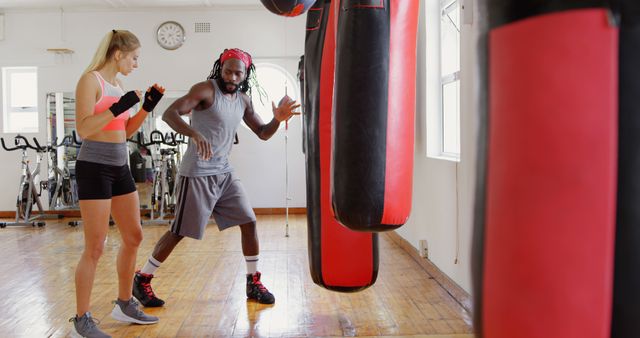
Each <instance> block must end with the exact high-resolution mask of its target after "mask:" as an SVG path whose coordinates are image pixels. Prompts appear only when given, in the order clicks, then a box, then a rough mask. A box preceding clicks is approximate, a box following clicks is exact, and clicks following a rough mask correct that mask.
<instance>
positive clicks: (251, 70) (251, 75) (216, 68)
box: [207, 54, 257, 96]
mask: <svg viewBox="0 0 640 338" xmlns="http://www.w3.org/2000/svg"><path fill="white" fill-rule="evenodd" d="M221 58H222V54H220V57H219V58H218V60H216V62H215V63H214V64H213V69H211V73H209V76H208V77H207V80H211V79H214V80H217V79H219V78H221V77H222V74H221V73H220V72H221V71H222V63H221V62H220V59H221ZM255 72H256V67H255V66H254V65H253V63H251V65H250V66H249V67H248V68H247V76H246V77H245V78H244V81H242V82H240V85H238V90H239V91H241V92H243V93H247V92H249V96H251V84H250V83H249V81H251V82H252V83H257V80H256V79H255Z"/></svg>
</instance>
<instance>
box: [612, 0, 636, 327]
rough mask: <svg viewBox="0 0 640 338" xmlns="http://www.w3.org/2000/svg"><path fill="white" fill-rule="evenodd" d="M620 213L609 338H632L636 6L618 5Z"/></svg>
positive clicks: (626, 1)
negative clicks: (619, 9) (619, 10)
mask: <svg viewBox="0 0 640 338" xmlns="http://www.w3.org/2000/svg"><path fill="white" fill-rule="evenodd" d="M621 5H622V7H621V13H620V14H621V23H620V55H619V60H620V82H619V88H620V117H619V119H620V123H619V125H620V130H619V133H620V137H619V140H620V142H619V151H618V163H619V165H618V213H617V216H618V217H617V224H616V249H615V274H614V283H613V284H614V289H613V316H612V321H611V337H615V338H635V337H637V336H638V326H637V325H638V319H639V318H640V307H638V304H640V288H639V286H640V208H639V206H640V176H639V175H638V173H640V156H639V155H640V105H638V95H640V67H638V60H640V2H639V1H637V0H623V1H622V2H621Z"/></svg>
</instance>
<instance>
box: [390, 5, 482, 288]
mask: <svg viewBox="0 0 640 338" xmlns="http://www.w3.org/2000/svg"><path fill="white" fill-rule="evenodd" d="M466 2H467V6H468V7H467V8H468V10H470V9H472V10H473V11H474V13H473V21H472V24H465V25H463V26H462V42H461V108H460V120H461V155H460V161H459V162H455V161H449V160H444V159H434V158H428V157H427V156H426V154H427V146H432V145H431V144H429V145H427V142H426V140H427V129H428V128H427V123H437V120H436V121H434V120H431V119H430V120H427V111H429V110H430V109H431V110H433V109H439V102H438V101H439V98H438V95H439V94H438V93H437V90H434V89H433V88H432V87H433V86H428V85H427V81H429V77H430V75H431V76H432V75H433V74H429V73H427V65H428V63H432V64H435V65H436V67H437V64H438V62H439V60H437V58H439V52H438V51H436V52H435V53H433V49H432V48H433V47H432V46H433V45H434V44H433V43H432V41H433V40H434V39H437V38H438V37H439V32H437V31H436V32H433V31H429V32H427V30H426V29H425V13H429V14H427V15H426V17H431V16H432V15H431V14H432V13H435V20H439V9H438V8H439V1H438V0H421V1H420V5H421V13H420V15H421V16H420V31H419V37H418V41H419V42H418V62H419V64H418V74H419V75H420V76H418V82H417V91H418V102H417V109H416V143H415V157H414V160H415V166H414V172H415V174H414V183H413V194H414V196H413V207H412V214H411V216H410V218H409V221H408V222H407V224H405V225H404V226H402V227H401V228H400V229H398V230H397V232H398V233H399V234H400V235H401V236H402V237H403V238H405V239H406V240H407V241H409V242H410V243H411V244H412V245H413V246H414V247H416V248H417V247H418V243H419V240H427V242H428V249H429V259H430V260H431V261H432V262H433V263H434V264H435V265H436V266H437V267H438V268H439V269H440V270H442V271H443V272H444V273H445V274H447V275H448V276H449V277H450V278H451V279H452V280H453V281H454V282H456V283H457V284H458V285H460V286H461V287H462V288H463V289H465V290H466V291H467V292H470V291H471V259H470V258H471V237H472V232H473V203H474V191H475V168H476V153H477V128H478V121H479V117H478V108H477V107H478V102H477V101H478V95H477V93H478V85H477V84H476V81H477V79H478V67H477V55H476V53H477V52H476V50H477V49H476V48H477V46H476V45H477V39H478V33H477V32H478V21H479V20H478V19H479V18H478V15H477V8H476V7H477V6H473V4H471V5H469V2H470V1H466ZM474 2H475V1H474ZM432 20H434V19H432ZM434 58H436V59H435V60H434ZM430 66H431V65H430ZM430 66H429V69H432V68H431V67H430ZM436 80H438V77H436Z"/></svg>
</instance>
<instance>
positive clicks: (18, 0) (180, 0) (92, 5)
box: [0, 0, 260, 11]
mask: <svg viewBox="0 0 640 338" xmlns="http://www.w3.org/2000/svg"><path fill="white" fill-rule="evenodd" d="M258 4H260V1H259V0H0V11H3V10H23V9H65V10H74V9H127V8H130V9H133V8H178V7H181V8H189V7H219V6H251V5H258Z"/></svg>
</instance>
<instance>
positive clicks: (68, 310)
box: [0, 215, 473, 338]
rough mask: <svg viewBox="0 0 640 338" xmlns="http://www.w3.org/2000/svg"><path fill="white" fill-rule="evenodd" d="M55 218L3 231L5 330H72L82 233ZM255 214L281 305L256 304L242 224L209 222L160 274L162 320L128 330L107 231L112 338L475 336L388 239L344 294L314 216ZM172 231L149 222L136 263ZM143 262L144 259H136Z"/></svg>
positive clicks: (102, 301)
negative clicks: (117, 308) (309, 227)
mask: <svg viewBox="0 0 640 338" xmlns="http://www.w3.org/2000/svg"><path fill="white" fill-rule="evenodd" d="M68 220H69V219H64V220H62V221H60V222H56V221H47V226H46V227H44V228H17V227H14V228H12V227H8V228H5V229H0V253H2V259H1V260H0V276H2V277H0V278H1V280H0V337H66V336H68V335H69V332H70V330H71V323H69V318H70V317H72V315H73V314H74V313H75V296H74V292H75V291H74V282H73V280H74V270H75V266H76V264H77V261H78V259H79V256H80V253H81V251H82V248H83V234H82V228H81V227H78V228H72V227H69V226H67V225H66V224H67V221H68ZM289 223H290V228H289V233H290V237H288V238H286V237H285V236H284V234H285V225H284V216H259V217H258V230H259V237H260V243H261V253H260V265H259V269H260V270H261V271H262V273H263V282H264V284H265V285H266V286H267V287H268V288H269V289H270V291H272V292H273V294H274V295H275V297H276V303H275V304H274V305H271V306H269V305H260V304H257V303H254V302H248V301H247V300H246V297H245V294H244V273H245V264H244V260H243V257H242V252H241V247H240V232H239V229H237V228H234V229H229V230H226V231H224V232H219V231H218V230H217V228H216V227H215V225H210V226H209V227H208V228H207V231H206V234H205V238H204V239H203V240H202V241H196V240H190V239H185V240H184V241H182V242H181V243H180V245H179V246H178V248H177V249H176V250H175V251H174V253H173V255H172V256H171V257H169V259H168V260H167V261H166V262H165V264H164V265H163V266H162V267H161V268H160V270H158V271H157V273H156V278H155V279H154V284H153V286H154V289H155V291H156V293H157V294H158V295H159V296H160V297H161V298H164V300H165V301H166V302H167V304H166V305H165V306H164V307H163V308H158V309H147V310H146V312H148V313H150V314H153V315H156V316H158V317H160V322H159V323H158V324H156V325H146V326H143V325H127V324H124V323H120V322H117V321H115V320H113V319H112V318H111V317H110V316H109V314H110V312H111V309H112V307H113V305H112V304H111V301H113V300H114V299H115V296H116V292H117V285H116V275H115V259H116V253H117V249H118V245H119V240H120V236H119V234H118V232H117V230H116V229H115V228H113V227H112V229H111V231H110V232H109V235H108V239H107V245H106V248H105V251H104V256H103V257H102V259H101V261H100V264H99V266H98V272H97V276H96V281H95V286H94V290H93V296H92V313H93V315H94V317H95V318H97V319H99V320H100V321H101V324H100V326H101V328H102V329H104V330H105V331H107V332H108V333H109V334H111V335H113V336H114V337H325V336H326V337H329V336H393V337H400V336H402V337H407V336H412V337H433V338H435V337H438V338H454V337H455V338H471V337H473V335H472V334H471V333H470V332H471V326H470V318H469V316H468V314H467V313H466V312H465V311H464V309H463V308H462V307H461V306H460V305H459V304H458V303H457V302H456V301H455V300H454V299H453V298H451V296H449V294H448V293H447V292H445V291H444V289H442V288H441V287H440V286H439V285H438V284H437V283H436V281H435V280H434V279H433V278H431V277H430V276H429V275H428V274H427V273H426V272H425V271H424V270H423V269H422V268H421V267H420V265H418V263H417V262H415V261H414V260H413V259H412V258H411V256H410V255H408V254H407V252H405V251H404V250H403V249H402V248H401V247H399V246H398V245H396V244H395V243H394V242H393V241H391V240H390V238H389V237H388V235H385V234H383V235H381V236H380V270H379V275H378V280H377V282H376V284H375V285H374V286H372V287H370V288H369V289H367V290H365V291H362V292H358V293H353V294H342V293H336V292H332V291H327V290H325V289H323V288H321V287H319V286H317V285H315V284H314V283H313V281H312V280H311V277H310V274H309V265H308V256H307V233H306V216H304V215H293V216H291V217H290V222H289ZM164 231H166V227H164V226H154V225H145V226H144V235H145V239H144V241H143V244H142V247H141V250H140V251H139V255H138V262H143V261H144V260H145V259H146V258H147V257H148V255H149V254H150V252H151V250H152V247H153V245H154V244H155V242H156V241H157V240H158V238H159V237H160V236H161V235H162V234H163V233H164ZM139 265H140V263H138V266H139Z"/></svg>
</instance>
